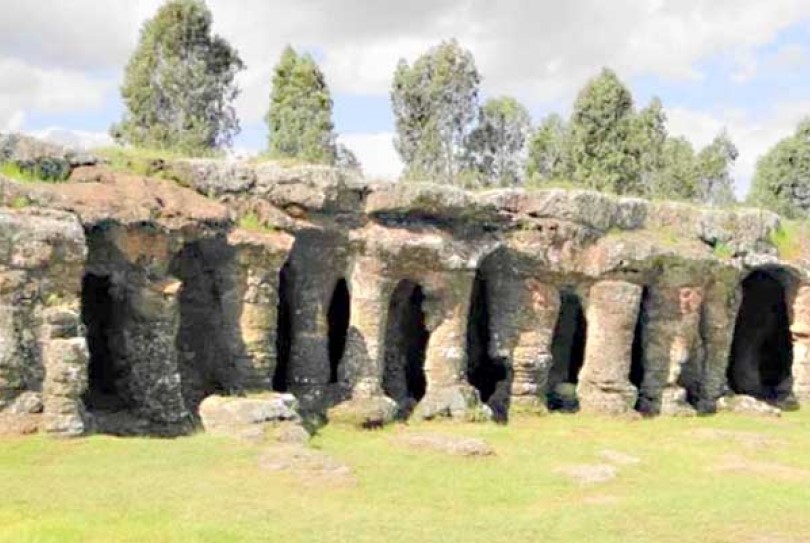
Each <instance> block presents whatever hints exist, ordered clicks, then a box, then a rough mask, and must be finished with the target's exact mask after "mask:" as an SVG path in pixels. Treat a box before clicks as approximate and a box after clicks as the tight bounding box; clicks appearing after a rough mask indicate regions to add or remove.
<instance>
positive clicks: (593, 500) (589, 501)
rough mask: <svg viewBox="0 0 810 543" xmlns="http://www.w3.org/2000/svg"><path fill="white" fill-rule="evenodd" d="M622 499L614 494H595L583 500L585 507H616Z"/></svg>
mask: <svg viewBox="0 0 810 543" xmlns="http://www.w3.org/2000/svg"><path fill="white" fill-rule="evenodd" d="M621 501H622V499H621V498H620V497H619V496H614V495H612V494H593V495H591V496H585V497H584V498H582V504H583V505H616V504H617V503H620V502H621Z"/></svg>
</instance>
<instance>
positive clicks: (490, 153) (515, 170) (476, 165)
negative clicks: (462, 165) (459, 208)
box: [467, 96, 531, 186]
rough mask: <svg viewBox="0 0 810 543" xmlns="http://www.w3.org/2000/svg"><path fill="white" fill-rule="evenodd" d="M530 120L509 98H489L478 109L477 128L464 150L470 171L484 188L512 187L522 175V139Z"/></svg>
mask: <svg viewBox="0 0 810 543" xmlns="http://www.w3.org/2000/svg"><path fill="white" fill-rule="evenodd" d="M530 129H531V117H530V116H529V112H528V111H527V110H526V108H525V107H523V105H522V104H521V103H520V102H518V101H517V100H515V99H514V98H512V97H509V96H504V97H501V98H491V99H489V100H487V101H486V103H485V104H484V105H483V107H481V111H480V113H479V116H478V126H476V127H475V129H474V130H473V131H472V133H471V134H470V137H469V138H468V142H467V150H468V152H469V154H470V160H471V162H472V167H473V169H474V170H475V171H476V172H477V173H478V174H479V175H480V176H481V179H482V184H483V185H485V186H492V185H500V186H514V185H517V184H519V183H520V182H521V181H522V179H523V175H524V172H525V163H526V155H525V152H524V150H525V147H526V138H527V137H528V135H529V130H530Z"/></svg>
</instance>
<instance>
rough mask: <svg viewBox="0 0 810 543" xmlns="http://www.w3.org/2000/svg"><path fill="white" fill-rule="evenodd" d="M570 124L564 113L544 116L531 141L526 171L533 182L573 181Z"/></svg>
mask: <svg viewBox="0 0 810 543" xmlns="http://www.w3.org/2000/svg"><path fill="white" fill-rule="evenodd" d="M570 154H571V153H570V143H569V137H568V127H567V126H566V124H565V121H563V119H562V117H560V116H559V115H557V114H551V115H549V116H548V117H546V118H544V119H543V120H542V121H541V122H540V125H539V126H538V127H537V129H536V130H535V131H534V134H532V137H531V139H530V141H529V149H528V162H527V164H526V175H527V177H528V179H529V181H531V182H532V183H547V182H550V181H571V174H572V164H571V156H570Z"/></svg>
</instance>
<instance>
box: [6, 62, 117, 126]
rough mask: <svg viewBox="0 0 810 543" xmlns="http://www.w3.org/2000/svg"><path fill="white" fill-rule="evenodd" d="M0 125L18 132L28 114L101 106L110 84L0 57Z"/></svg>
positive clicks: (73, 73)
mask: <svg viewBox="0 0 810 543" xmlns="http://www.w3.org/2000/svg"><path fill="white" fill-rule="evenodd" d="M0 73H1V74H3V77H2V79H1V80H0V126H4V127H6V128H7V129H19V128H20V126H21V125H22V121H23V119H24V118H25V114H26V112H28V111H32V110H35V111H38V112H41V113H62V112H68V111H75V110H82V109H88V108H92V107H96V106H99V105H101V103H102V101H103V99H104V93H105V92H106V91H107V90H108V89H109V88H111V82H109V81H105V80H94V79H92V78H89V77H87V76H86V75H85V74H83V73H82V72H78V71H73V70H62V69H58V68H57V69H45V68H42V67H39V66H35V65H31V64H28V63H26V62H23V61H21V60H18V59H11V58H3V57H0Z"/></svg>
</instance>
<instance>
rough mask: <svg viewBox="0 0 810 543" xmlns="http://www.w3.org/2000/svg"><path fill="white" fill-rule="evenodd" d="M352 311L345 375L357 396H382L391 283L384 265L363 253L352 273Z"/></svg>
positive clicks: (345, 356) (344, 361)
mask: <svg viewBox="0 0 810 543" xmlns="http://www.w3.org/2000/svg"><path fill="white" fill-rule="evenodd" d="M351 286H352V296H351V312H350V318H349V332H348V334H347V338H346V351H345V353H344V356H343V363H342V366H343V368H344V372H343V378H344V380H345V383H346V385H347V386H348V387H349V388H350V389H351V396H352V397H353V398H367V397H371V396H382V395H383V391H382V375H383V369H384V360H383V356H384V354H385V353H384V341H385V338H384V336H385V324H386V320H387V317H388V306H389V302H390V300H389V298H390V296H391V288H390V286H391V283H390V281H387V280H386V279H385V278H384V277H383V276H382V275H381V265H380V263H379V262H378V261H377V260H376V259H374V258H369V257H360V258H358V259H357V261H356V262H355V265H354V270H353V272H352V275H351Z"/></svg>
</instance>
